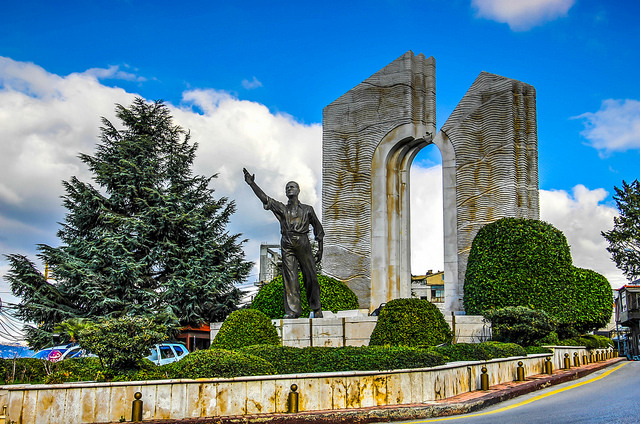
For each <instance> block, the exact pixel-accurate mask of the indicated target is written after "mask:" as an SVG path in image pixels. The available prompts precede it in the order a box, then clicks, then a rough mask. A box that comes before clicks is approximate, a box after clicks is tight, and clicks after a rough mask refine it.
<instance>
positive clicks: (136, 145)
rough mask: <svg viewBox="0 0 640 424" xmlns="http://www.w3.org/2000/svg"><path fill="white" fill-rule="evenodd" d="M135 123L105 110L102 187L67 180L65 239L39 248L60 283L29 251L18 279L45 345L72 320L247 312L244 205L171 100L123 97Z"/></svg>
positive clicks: (92, 161)
mask: <svg viewBox="0 0 640 424" xmlns="http://www.w3.org/2000/svg"><path fill="white" fill-rule="evenodd" d="M116 116H117V117H118V118H119V119H120V120H121V122H122V126H123V129H118V128H116V126H114V125H113V124H112V123H111V122H110V121H108V120H107V119H105V118H103V119H102V122H103V127H101V128H100V132H101V135H100V140H101V142H100V143H99V144H98V146H97V151H96V153H95V155H94V156H90V155H86V154H81V155H80V159H81V160H82V161H83V162H84V163H85V164H87V165H88V167H89V170H90V171H91V172H92V173H93V179H94V181H95V184H96V186H94V185H92V184H89V183H86V182H82V181H80V180H78V179H77V178H75V177H72V178H71V179H70V180H69V181H64V182H63V184H64V189H65V191H66V194H65V195H64V196H63V205H64V207H65V208H66V209H67V210H68V213H67V215H66V217H65V220H64V222H63V223H62V224H61V229H60V230H59V231H58V234H57V235H58V237H59V239H60V240H61V245H60V246H59V247H52V246H48V245H44V244H41V245H38V250H39V254H38V256H39V258H40V259H41V260H42V261H43V262H45V263H47V264H48V266H49V268H50V270H51V274H52V277H53V281H52V282H50V281H47V280H46V279H45V278H44V276H43V275H42V274H41V273H40V272H39V271H38V270H37V269H36V266H35V265H34V264H33V263H32V262H31V261H29V260H28V259H27V258H26V257H24V256H21V255H8V256H7V258H8V259H9V262H10V271H9V273H8V276H7V280H8V281H9V282H10V283H11V289H12V291H13V292H14V294H15V295H17V296H19V297H20V298H21V302H20V304H19V305H18V314H19V316H20V317H22V318H23V319H24V320H26V321H30V322H33V323H35V324H37V326H36V327H29V328H27V334H28V340H29V342H30V345H32V346H34V347H38V346H41V345H42V344H46V343H47V341H49V340H50V333H51V332H52V331H53V328H54V327H55V325H56V324H59V323H60V322H62V321H64V320H66V319H70V318H89V319H96V320H97V319H102V318H114V317H119V316H125V315H134V316H137V315H145V314H153V315H158V314H160V315H164V316H165V317H174V318H175V320H177V321H178V322H179V324H180V325H188V324H190V325H199V324H202V323H205V322H210V321H216V320H222V319H223V318H224V317H226V315H228V314H229V313H230V312H231V311H233V310H234V309H235V304H236V303H237V301H238V299H239V296H240V292H239V291H238V290H237V289H236V288H235V286H234V283H237V282H240V281H242V280H244V279H245V278H246V277H247V275H248V273H249V270H250V268H251V263H249V262H246V261H245V260H244V253H243V251H242V246H241V245H242V242H243V241H241V240H239V237H240V235H230V234H229V233H228V232H227V231H226V225H227V224H228V222H229V218H230V216H231V214H233V212H234V211H235V205H234V203H233V201H229V200H228V199H227V198H224V197H223V198H221V199H219V200H214V198H213V190H212V189H210V188H209V183H210V182H211V180H212V179H213V178H215V177H216V175H213V176H212V177H203V176H197V175H193V172H192V169H191V168H192V165H193V161H194V158H195V154H196V149H197V143H193V144H191V143H190V135H189V133H188V132H185V131H184V130H183V129H182V128H181V127H179V126H177V125H174V124H173V123H172V117H171V115H170V113H169V110H168V108H167V106H166V105H164V104H163V103H162V102H161V101H158V102H155V103H151V104H149V103H146V102H145V101H144V100H143V99H141V98H138V99H136V100H135V101H134V102H133V104H132V105H131V106H130V107H129V108H127V107H124V106H122V105H116Z"/></svg>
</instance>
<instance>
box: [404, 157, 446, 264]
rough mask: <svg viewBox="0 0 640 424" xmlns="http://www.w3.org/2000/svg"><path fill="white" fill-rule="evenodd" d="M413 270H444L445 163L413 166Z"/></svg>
mask: <svg viewBox="0 0 640 424" xmlns="http://www.w3.org/2000/svg"><path fill="white" fill-rule="evenodd" d="M410 201H411V272H412V273H413V274H414V275H424V274H425V273H426V272H427V271H428V270H433V271H434V272H435V271H441V270H444V228H443V210H442V166H441V165H437V166H433V167H428V168H427V167H421V166H417V165H414V166H412V167H411V198H410Z"/></svg>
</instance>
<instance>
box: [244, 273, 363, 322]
mask: <svg viewBox="0 0 640 424" xmlns="http://www.w3.org/2000/svg"><path fill="white" fill-rule="evenodd" d="M298 281H299V283H300V298H301V301H302V316H308V315H309V312H310V311H309V303H308V302H307V291H306V290H305V288H304V283H303V282H302V274H301V273H298ZM318 283H319V284H320V301H321V303H322V309H323V310H325V311H331V312H338V311H344V310H350V309H357V308H358V297H357V296H356V295H355V293H354V292H353V291H351V289H350V288H349V287H347V285H346V284H344V283H343V282H342V281H339V280H336V279H335V278H331V277H327V276H326V275H321V274H318ZM251 307H252V308H253V309H257V310H259V311H262V312H264V314H265V315H266V316H268V317H269V318H271V319H278V318H282V317H283V316H284V286H283V282H282V275H280V276H278V277H276V278H274V279H273V280H271V282H269V283H268V284H265V285H264V286H263V287H262V288H260V291H259V292H258V294H257V295H256V297H255V298H254V299H253V302H251Z"/></svg>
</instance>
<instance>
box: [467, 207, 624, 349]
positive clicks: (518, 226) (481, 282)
mask: <svg viewBox="0 0 640 424" xmlns="http://www.w3.org/2000/svg"><path fill="white" fill-rule="evenodd" d="M507 306H527V307H529V308H531V309H541V310H543V311H545V312H547V313H548V314H549V315H551V316H553V317H555V318H556V319H557V323H558V328H557V332H558V334H559V335H560V336H561V337H565V336H567V335H570V334H579V333H580V332H582V331H585V329H594V328H598V327H600V326H602V325H603V324H604V323H606V322H607V321H608V320H609V318H610V316H611V310H612V308H613V302H612V300H611V287H610V285H609V283H608V282H607V281H606V279H605V278H604V277H602V276H601V275H599V274H597V273H595V272H593V271H587V270H581V269H579V268H576V267H574V266H573V265H572V264H571V253H570V251H569V245H568V244H567V239H566V237H565V236H564V235H563V234H562V232H561V231H559V230H558V229H556V228H555V227H553V226H552V225H550V224H547V223H545V222H542V221H537V220H531V219H521V218H503V219H500V220H498V221H496V222H493V223H491V224H488V225H485V226H484V227H482V228H481V229H480V231H478V234H477V235H476V237H475V238H474V240H473V244H472V246H471V251H470V253H469V260H468V263H467V273H466V275H465V282H464V307H465V310H466V311H467V313H468V314H471V315H474V314H476V315H477V314H482V313H483V311H486V310H489V309H502V308H505V307H507ZM605 316H606V321H604V317H605Z"/></svg>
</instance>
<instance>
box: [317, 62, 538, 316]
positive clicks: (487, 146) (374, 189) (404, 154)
mask: <svg viewBox="0 0 640 424" xmlns="http://www.w3.org/2000/svg"><path fill="white" fill-rule="evenodd" d="M431 143H434V144H436V145H437V146H438V148H439V149H440V152H441V154H442V158H443V196H444V199H443V201H444V253H445V307H446V309H447V310H452V311H457V310H461V309H462V302H461V300H462V289H463V282H464V272H465V271H466V260H467V257H468V252H469V249H470V247H471V241H472V240H473V237H474V236H475V233H476V232H477V231H478V229H479V228H480V227H482V226H483V225H485V224H486V223H489V222H493V221H495V220H497V219H499V218H502V217H506V216H519V217H527V218H538V179H537V135H536V123H535V90H534V89H533V87H531V86H529V85H527V84H524V83H521V82H519V81H515V80H510V79H507V78H504V77H500V76H497V75H493V74H488V73H484V72H483V73H481V74H480V76H479V77H478V79H477V80H476V81H475V82H474V84H473V85H472V87H471V88H470V89H469V91H468V92H467V94H466V95H465V97H464V98H463V99H462V101H461V102H460V104H459V105H458V107H457V108H456V109H455V110H454V112H453V114H452V115H451V117H450V118H449V119H448V120H447V122H446V123H445V125H444V126H443V128H442V130H441V131H440V132H439V133H437V134H436V121H435V60H434V59H433V57H430V58H426V57H425V56H424V55H422V54H419V55H417V56H414V54H413V52H411V51H409V52H407V53H405V54H404V55H402V56H401V57H399V58H398V59H396V60H395V61H393V62H392V63H391V64H389V65H388V66H386V67H385V68H383V69H382V70H380V71H379V72H377V73H376V74H374V75H372V76H371V77H369V78H368V79H367V80H365V81H364V82H362V83H361V84H359V85H358V86H356V87H354V88H353V89H352V90H350V91H349V92H347V93H346V94H345V95H343V96H341V97H340V98H339V99H337V100H336V101H334V102H333V103H331V104H330V105H328V106H327V107H326V108H325V109H324V117H323V173H322V177H323V183H322V185H323V188H322V210H323V213H322V215H323V225H324V227H325V232H326V237H325V242H324V246H325V260H324V263H323V272H325V273H326V274H328V275H331V276H333V277H336V278H339V279H341V280H343V281H345V282H346V283H347V284H348V285H349V286H350V287H351V289H352V290H354V292H355V293H356V294H357V295H358V298H359V300H360V306H361V307H366V308H370V309H372V308H375V307H377V306H378V305H379V304H380V303H383V302H386V301H388V300H391V299H394V298H400V297H410V296H411V286H410V285H411V268H410V267H411V235H410V213H411V211H410V207H409V186H410V179H409V170H410V167H411V163H412V162H413V159H414V157H415V155H416V154H417V153H418V151H419V150H420V149H422V148H423V147H424V146H426V145H428V144H431ZM426 219H428V217H426Z"/></svg>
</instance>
